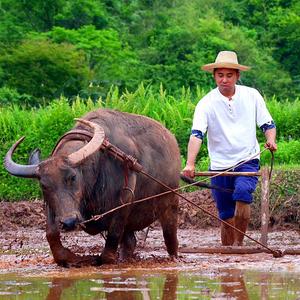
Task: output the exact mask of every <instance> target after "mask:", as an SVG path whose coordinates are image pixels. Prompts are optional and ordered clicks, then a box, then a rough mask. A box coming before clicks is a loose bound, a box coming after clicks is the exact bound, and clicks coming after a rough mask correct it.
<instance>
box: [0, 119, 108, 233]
mask: <svg viewBox="0 0 300 300" xmlns="http://www.w3.org/2000/svg"><path fill="white" fill-rule="evenodd" d="M78 121H79V122H81V123H83V124H85V125H87V126H89V127H90V128H92V129H93V130H94V135H93V138H92V139H91V140H90V142H88V143H87V144H86V145H85V146H83V147H82V141H75V142H74V141H73V142H70V143H65V144H64V145H62V146H60V148H59V149H58V148H57V149H58V150H57V151H54V153H53V154H52V156H51V157H49V158H48V159H46V160H44V161H40V160H39V156H38V155H34V157H33V158H31V159H30V160H29V162H30V163H31V164H29V165H20V164H17V163H15V162H14V161H13V160H12V156H13V153H14V152H15V150H16V148H17V147H18V146H19V144H20V143H21V142H22V141H23V140H24V137H22V138H20V139H19V140H18V141H17V142H16V143H15V144H14V145H13V146H12V147H11V148H10V149H9V151H8V152H7V154H6V156H5V159H4V166H5V169H6V170H7V171H8V172H9V173H10V174H12V175H14V176H18V177H26V178H36V179H38V180H39V182H40V186H41V188H42V192H43V196H44V200H45V202H46V204H47V214H48V218H50V219H52V222H53V223H56V224H60V225H61V226H62V228H63V229H65V230H72V229H74V228H75V226H76V224H77V223H78V222H80V221H82V216H81V214H80V203H81V201H82V197H83V193H84V181H85V178H84V176H83V173H82V168H81V165H82V164H83V162H84V161H85V160H86V159H87V158H89V157H91V156H92V155H93V154H95V153H96V152H97V151H99V149H100V147H101V145H102V143H103V140H104V137H105V134H104V130H103V128H102V127H100V126H99V125H98V124H96V123H93V122H90V121H87V120H83V119H78Z"/></svg>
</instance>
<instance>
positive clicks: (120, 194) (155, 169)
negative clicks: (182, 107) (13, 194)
mask: <svg viewBox="0 0 300 300" xmlns="http://www.w3.org/2000/svg"><path fill="white" fill-rule="evenodd" d="M82 119H83V120H87V121H88V122H86V124H82V122H77V124H76V126H75V127H74V129H73V131H75V132H76V131H78V132H83V131H85V132H89V133H90V134H91V135H92V139H90V138H89V139H87V138H86V137H84V138H83V136H84V135H80V134H79V135H80V136H81V137H80V138H75V137H74V138H73V136H72V135H70V136H68V135H66V136H65V137H63V138H62V139H61V140H60V142H59V143H58V144H57V146H56V147H55V149H54V150H53V153H52V155H51V156H50V157H49V158H47V159H45V160H42V161H41V160H40V159H39V158H38V155H37V154H35V155H33V156H32V158H31V160H30V163H29V164H28V165H20V164H18V163H15V162H14V161H13V160H12V155H13V153H14V151H15V150H16V148H17V147H18V145H19V144H20V143H21V142H22V138H21V139H20V140H19V141H17V142H16V143H15V144H14V145H13V146H12V147H11V149H10V150H9V151H8V152H7V154H6V157H5V161H4V164H5V168H6V170H7V171H8V172H9V173H10V174H12V175H15V176H19V177H26V178H37V179H38V180H39V183H40V186H41V189H42V192H43V198H44V201H45V204H46V214H47V228H46V236H47V240H48V242H49V245H50V248H51V251H52V254H53V257H54V260H55V262H56V263H57V264H59V265H62V266H82V265H90V264H95V265H96V264H104V263H114V262H115V261H116V259H117V250H118V246H119V245H120V250H121V251H120V256H121V257H122V258H123V259H126V258H130V257H131V256H132V255H133V251H134V248H135V246H136V238H135V234H134V232H135V231H138V230H142V229H143V228H145V227H147V226H149V225H150V224H151V223H153V222H154V221H155V220H159V221H160V223H161V226H162V230H163V237H164V241H165V245H166V248H167V251H168V253H169V255H170V256H171V257H176V256H177V249H178V241H177V210H178V199H177V197H176V195H174V194H172V193H169V194H166V195H163V196H159V197H156V198H154V199H151V200H149V201H145V202H141V203H136V204H134V203H133V204H131V205H128V206H126V207H125V208H122V209H120V210H117V211H115V212H113V213H111V214H108V215H106V216H104V217H103V218H101V219H99V220H97V221H91V222H87V223H86V224H85V226H83V230H85V231H86V232H87V233H89V234H92V235H96V234H98V233H100V232H103V231H104V232H106V234H107V236H106V242H105V247H104V249H103V251H102V253H101V255H100V256H84V257H82V256H79V255H76V254H74V253H73V252H71V251H70V250H69V249H67V248H65V247H64V246H63V245H62V243H61V240H60V232H61V230H73V229H75V228H76V227H78V224H80V223H81V224H82V222H83V221H85V220H88V219H90V218H91V217H92V216H94V215H99V214H102V213H104V212H107V211H108V210H110V209H112V208H114V207H117V206H119V205H121V204H122V203H128V202H130V201H134V200H137V199H142V198H145V197H148V196H151V195H156V194H159V193H161V192H165V191H166V189H165V188H164V187H162V186H161V185H159V184H158V183H156V182H154V181H152V180H151V179H149V178H147V177H145V176H144V175H143V174H141V173H139V172H136V171H134V170H132V169H130V168H127V166H126V164H125V163H124V162H122V161H120V160H119V159H117V158H116V157H114V156H113V155H111V154H110V153H109V151H107V149H106V147H103V141H104V142H105V141H106V140H108V141H109V142H110V143H111V144H112V145H116V146H117V147H118V148H119V149H121V150H122V151H123V152H125V153H127V154H129V155H130V156H132V157H135V158H136V159H137V160H138V162H139V164H140V165H141V166H142V167H143V170H144V171H145V172H147V173H149V174H151V175H152V176H154V177H156V178H157V179H159V180H161V181H162V182H164V183H165V184H166V185H168V186H170V187H171V188H177V187H178V185H179V180H180V165H181V164H180V153H179V148H178V145H177V142H176V139H175V138H174V136H173V135H172V134H171V133H170V132H169V131H168V130H167V129H166V128H165V127H163V126H162V125H161V124H160V123H158V122H156V121H154V120H152V119H150V118H148V117H145V116H140V115H135V114H129V113H124V112H119V111H115V110H109V109H99V110H96V111H93V112H90V113H88V114H86V115H85V116H84V117H83V118H82ZM87 125H88V126H87ZM91 127H93V128H91ZM77 136H78V134H77Z"/></svg>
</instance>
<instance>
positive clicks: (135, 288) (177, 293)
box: [0, 268, 300, 300]
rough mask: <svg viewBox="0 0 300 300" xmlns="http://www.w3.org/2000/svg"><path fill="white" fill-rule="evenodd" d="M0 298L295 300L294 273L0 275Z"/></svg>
mask: <svg viewBox="0 0 300 300" xmlns="http://www.w3.org/2000/svg"><path fill="white" fill-rule="evenodd" d="M0 299H7V300H10V299H20V300H23V299H31V300H35V299H48V300H50V299H51V300H60V299H61V300H62V299H64V300H69V299H70V300H71V299H72V300H75V299H143V300H148V299H170V300H171V299H300V278H299V273H298V274H289V273H278V272H277V273H276V272H275V273H274V272H258V271H249V270H238V269H218V270H214V271H211V270H210V271H205V270H197V269H191V270H188V271H187V270H186V271H179V270H164V269H137V270H132V269H131V270H128V269H118V268H113V269H105V270H102V271H100V270H98V271H97V270H95V269H87V268H85V269H82V270H80V271H78V270H73V271H70V270H68V271H66V272H64V273H60V274H48V275H46V274H44V275H43V276H41V274H39V275H37V274H34V273H31V274H24V273H22V274H16V273H14V274H5V275H4V274H2V275H0Z"/></svg>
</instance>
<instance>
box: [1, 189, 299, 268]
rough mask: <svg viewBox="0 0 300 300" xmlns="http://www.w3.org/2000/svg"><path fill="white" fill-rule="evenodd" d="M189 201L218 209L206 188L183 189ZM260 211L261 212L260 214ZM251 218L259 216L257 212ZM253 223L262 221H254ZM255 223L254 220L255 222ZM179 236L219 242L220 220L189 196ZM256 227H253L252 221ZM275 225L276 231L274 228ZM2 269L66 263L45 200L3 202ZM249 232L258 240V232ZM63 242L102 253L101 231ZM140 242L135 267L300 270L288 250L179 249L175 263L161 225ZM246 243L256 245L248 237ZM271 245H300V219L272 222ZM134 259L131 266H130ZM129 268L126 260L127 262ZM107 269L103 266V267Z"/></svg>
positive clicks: (68, 236)
mask: <svg viewBox="0 0 300 300" xmlns="http://www.w3.org/2000/svg"><path fill="white" fill-rule="evenodd" d="M185 196H187V197H188V198H189V199H190V200H192V201H194V202H196V203H198V204H200V205H202V206H203V207H204V208H205V209H206V210H209V211H211V212H213V213H215V212H216V211H215V207H214V203H213V201H212V199H211V197H210V193H209V192H207V191H200V192H193V193H188V194H185ZM257 215H259V214H257ZM253 217H254V218H257V217H256V212H255V211H254V213H253ZM255 222H256V223H257V222H259V221H257V220H255ZM255 222H253V223H255ZM178 223H179V231H178V239H179V245H180V249H181V250H182V249H186V248H189V249H196V248H199V247H217V246H220V242H219V227H218V226H219V222H218V221H217V220H215V219H212V218H211V217H209V216H207V215H205V214H204V213H203V212H201V211H199V210H198V209H196V208H195V207H192V206H191V205H190V204H188V203H186V202H185V201H181V202H180V211H179V222H178ZM252 227H253V226H252ZM275 229H276V230H275ZM0 230H1V237H0V272H2V273H5V272H12V271H22V272H24V271H25V272H28V271H34V272H60V271H63V269H62V268H59V267H57V266H56V264H55V263H54V261H53V258H52V255H51V252H50V249H49V246H48V243H47V241H46V236H45V216H44V207H43V203H42V202H41V201H34V202H18V203H7V202H0ZM249 234H250V236H251V237H253V238H255V239H259V237H260V236H259V231H257V230H253V228H252V230H250V231H249ZM62 236H63V244H65V245H66V246H67V247H69V248H70V249H72V250H73V251H74V252H76V253H79V254H82V255H84V254H99V253H100V252H101V249H102V247H103V245H104V242H105V240H104V238H103V237H102V236H101V235H97V236H89V235H87V234H85V233H84V232H81V231H77V232H70V233H63V235H62ZM137 237H138V247H137V251H136V253H137V254H136V257H135V260H134V261H133V262H132V263H134V265H135V266H137V267H138V266H141V267H149V266H151V267H152V266H162V265H163V266H164V267H172V268H187V267H197V268H198V267H205V268H219V267H227V266H228V267H235V268H250V269H251V268H253V269H259V268H262V269H264V270H274V271H282V270H285V271H287V272H300V256H290V255H286V256H284V257H282V258H276V259H275V258H273V256H272V255H271V254H267V253H259V254H247V255H218V254H203V253H186V252H184V251H181V252H180V257H179V260H178V261H177V262H171V261H170V260H169V259H168V256H167V253H166V251H165V246H164V243H163V237H162V232H161V230H160V227H159V226H158V225H157V224H154V226H152V227H150V230H149V233H148V235H147V237H146V230H144V231H142V232H138V233H137ZM245 242H246V245H247V246H254V245H255V244H254V243H253V242H252V241H250V240H246V241H245ZM269 245H270V247H273V248H276V249H281V250H283V249H286V248H289V247H290V248H298V249H299V248H300V231H299V224H293V223H289V224H288V223H286V224H285V225H284V226H278V224H277V227H273V228H272V227H270V233H269ZM132 263H131V267H132ZM121 266H123V267H126V266H128V264H126V263H123V264H121ZM103 268H105V266H104V267H103Z"/></svg>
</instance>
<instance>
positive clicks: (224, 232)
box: [221, 217, 235, 246]
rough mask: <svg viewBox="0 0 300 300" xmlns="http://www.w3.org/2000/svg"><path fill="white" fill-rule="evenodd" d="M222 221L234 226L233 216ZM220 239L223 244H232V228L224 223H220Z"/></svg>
mask: <svg viewBox="0 0 300 300" xmlns="http://www.w3.org/2000/svg"><path fill="white" fill-rule="evenodd" d="M224 221H225V222H227V223H229V224H231V225H233V226H235V225H234V223H235V222H234V217H233V218H229V219H226V220H224ZM221 241H222V245H223V246H232V245H233V243H234V229H233V228H231V227H229V226H228V225H226V224H224V223H221Z"/></svg>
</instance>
